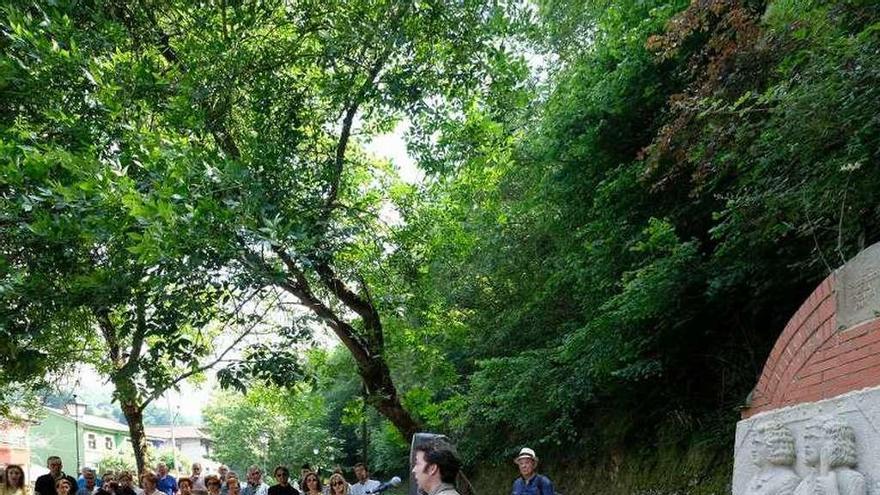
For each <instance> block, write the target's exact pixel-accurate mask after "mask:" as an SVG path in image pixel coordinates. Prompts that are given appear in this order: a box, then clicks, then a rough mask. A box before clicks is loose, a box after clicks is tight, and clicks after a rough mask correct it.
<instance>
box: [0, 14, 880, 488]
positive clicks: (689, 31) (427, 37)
mask: <svg viewBox="0 0 880 495" xmlns="http://www.w3.org/2000/svg"><path fill="white" fill-rule="evenodd" d="M160 3H162V7H163V8H162V9H158V8H152V7H153V6H151V5H147V4H149V2H142V3H139V4H138V6H136V7H135V6H132V7H128V6H124V5H115V4H112V5H110V4H108V5H100V6H99V5H94V6H92V5H91V4H90V3H89V2H82V3H80V2H58V3H57V4H60V5H56V4H53V5H52V6H43V7H40V6H32V7H26V8H19V7H15V6H6V7H4V9H3V11H2V12H3V18H2V20H0V25H2V32H3V36H4V37H3V38H2V40H0V47H2V49H3V55H2V58H0V125H2V128H0V174H2V175H0V178H2V184H0V201H2V206H3V207H2V213H0V215H2V217H0V242H2V243H3V244H2V246H0V255H2V256H0V300H2V312H0V322H2V326H0V331H2V332H4V334H5V335H4V336H3V337H4V338H3V339H0V341H2V342H3V346H2V347H0V360H2V362H3V363H4V364H3V371H2V373H3V374H2V375H0V379H2V380H3V381H6V382H18V383H22V382H23V381H27V380H33V379H35V377H40V376H41V375H42V374H43V373H44V372H46V371H49V370H55V369H59V367H61V366H62V365H63V364H65V360H64V359H59V356H67V355H71V353H75V352H77V346H78V345H79V344H80V342H81V341H80V340H78V338H77V336H83V335H85V336H89V335H92V334H90V333H89V332H88V330H89V329H90V328H92V327H93V326H94V325H95V324H96V323H106V321H105V320H106V318H104V319H103V320H102V318H103V317H105V316H106V317H109V318H110V320H111V322H113V323H115V324H116V325H119V326H120V328H122V329H123V331H122V333H121V334H120V335H123V336H125V338H127V339H131V336H132V335H137V333H132V332H128V330H127V329H129V328H132V329H136V328H137V326H138V324H144V322H145V321H146V320H149V321H150V324H151V325H152V326H151V327H150V328H151V330H150V332H151V333H150V335H151V336H152V340H151V341H149V342H148V343H149V344H151V345H152V347H151V349H153V350H152V351H150V352H152V354H150V355H151V356H154V355H155V359H156V361H157V363H159V364H161V365H162V366H159V367H158V368H159V369H158V371H159V372H158V373H153V374H147V375H143V377H142V378H139V379H142V380H144V382H143V383H141V382H138V384H139V386H141V387H142V388H143V389H144V390H145V391H146V390H148V389H150V388H153V386H159V387H161V386H162V385H163V384H164V385H167V384H168V383H169V380H170V377H171V374H170V373H168V372H162V370H169V369H177V368H180V367H183V368H184V369H193V368H194V369H197V363H196V362H194V361H192V360H187V359H182V360H181V359H180V358H178V357H172V356H178V355H179V354H180V351H181V350H183V349H190V348H192V349H193V351H194V353H195V354H196V355H199V354H206V353H207V352H208V350H209V349H208V348H209V346H208V345H207V343H208V342H209V341H210V340H211V338H212V336H213V335H215V334H216V333H223V332H224V330H223V329H222V328H221V329H218V326H217V325H216V322H217V320H218V319H223V317H224V316H225V314H226V312H228V311H229V305H230V304H231V305H233V306H235V305H236V304H239V305H240V304H242V302H243V301H245V300H246V299H247V298H248V297H253V296H252V295H253V294H260V295H261V296H260V297H257V299H259V300H261V304H263V305H264V306H274V307H275V308H276V309H278V310H279V311H283V312H287V313H288V316H289V318H290V321H291V322H292V323H286V324H284V325H280V326H281V327H283V328H282V329H281V331H280V340H273V341H272V342H273V346H267V345H263V346H260V345H257V346H255V347H253V348H251V349H250V351H248V352H245V353H244V354H243V355H244V356H245V357H248V356H250V357H251V358H252V359H250V360H245V361H244V362H241V363H239V364H238V365H236V366H233V367H232V368H229V369H227V370H226V371H224V373H223V374H221V378H223V379H224V383H226V384H227V385H229V386H231V387H233V388H235V387H237V388H239V389H242V390H246V391H247V393H246V394H244V396H243V397H242V396H241V395H233V394H226V393H224V394H223V395H219V396H217V397H216V398H215V399H214V401H213V402H212V407H211V408H210V412H209V413H208V423H209V425H210V427H211V428H212V430H214V431H215V435H217V437H218V439H223V440H221V441H220V443H219V448H218V454H219V455H220V456H221V458H223V460H226V461H227V462H231V463H235V464H241V463H246V462H247V459H246V457H248V455H250V457H253V456H254V455H258V454H260V453H261V452H264V453H266V455H267V456H268V457H267V458H265V459H263V461H264V462H276V460H278V461H281V460H284V459H285V458H291V459H290V460H291V461H296V462H300V461H301V462H306V461H314V462H324V463H325V464H328V465H329V463H333V462H340V463H343V464H346V465H350V463H351V462H352V461H354V460H355V459H357V458H359V457H362V456H363V455H364V454H363V452H362V451H361V450H360V449H361V448H362V446H363V444H362V442H363V441H364V437H365V436H366V437H368V444H369V448H368V449H367V450H368V451H367V454H366V455H367V457H368V458H370V459H372V461H374V467H376V468H377V469H378V470H380V471H381V470H386V471H393V470H395V469H399V468H400V467H402V465H403V463H405V456H404V455H403V453H404V452H405V448H406V447H405V446H406V442H405V436H406V435H408V434H411V433H412V431H413V430H414V429H415V428H427V429H431V430H436V431H443V432H446V433H448V434H450V435H452V436H453V437H455V438H457V439H458V440H459V441H460V445H461V448H462V452H463V453H464V454H465V457H466V458H467V460H468V462H470V463H475V462H477V461H484V460H498V459H504V458H506V457H507V456H509V455H510V454H511V453H512V452H513V451H514V450H515V449H517V448H519V447H520V446H522V445H523V444H529V445H531V446H533V447H535V448H537V449H539V450H540V451H541V452H542V453H544V456H545V458H547V457H550V458H553V457H555V458H556V459H562V458H564V457H581V456H585V453H591V454H598V455H597V456H596V457H595V459H604V458H605V457H603V456H602V454H605V453H609V452H620V451H621V449H626V448H638V447H640V446H642V447H644V446H648V447H650V446H655V445H658V444H664V443H673V444H674V443H678V442H681V443H687V442H699V443H701V444H704V445H710V446H712V445H720V446H722V449H726V448H727V447H726V446H727V444H728V443H729V442H730V440H731V433H732V427H733V425H734V423H735V421H736V418H737V409H738V407H739V406H741V405H743V404H744V401H745V400H746V397H747V394H748V392H749V390H750V388H751V387H752V386H753V385H754V383H755V381H756V379H757V376H758V375H759V374H760V372H761V368H762V365H763V362H764V359H765V357H766V355H767V353H768V351H769V348H770V346H771V345H772V344H773V342H774V340H775V338H776V336H777V335H778V333H779V332H780V330H781V329H782V327H783V326H784V324H785V322H786V321H787V319H788V318H789V316H790V315H791V314H792V312H793V311H794V310H795V309H796V308H797V306H798V305H799V304H800V303H801V301H802V299H803V298H804V296H805V295H807V294H809V292H810V291H811V290H812V289H813V287H814V286H815V284H816V283H818V282H819V281H820V280H821V279H823V278H824V277H825V276H827V275H828V274H829V273H830V272H831V270H833V269H834V268H835V267H837V266H839V265H840V264H842V263H844V262H845V261H846V260H847V259H849V258H850V257H852V256H853V255H854V254H856V253H857V252H859V251H860V250H861V249H863V248H864V247H866V246H868V245H870V244H872V243H874V242H877V241H880V202H878V196H877V194H876V192H875V191H877V190H878V188H880V171H878V169H877V167H876V164H877V163H878V159H880V95H878V91H880V89H878V88H880V6H878V4H877V3H876V2H873V1H870V0H839V1H833V2H820V1H810V0H776V1H773V2H763V1H760V0H694V1H692V2H687V1H685V0H674V1H662V0H638V1H636V0H633V1H615V2H611V1H599V0H595V1H594V0H573V1H554V0H543V1H540V2H537V3H536V4H535V5H532V4H531V3H527V4H524V5H520V4H518V3H517V2H509V3H508V2H498V3H495V2H470V1H464V2H431V1H428V2H406V1H387V2H327V1H321V2H311V1H302V2H232V3H231V4H230V5H227V4H226V3H224V2H220V3H219V4H215V3H214V2H207V3H206V4H205V5H203V7H204V8H195V7H193V6H191V5H189V4H188V3H186V2H160ZM86 4H88V6H86ZM84 6H85V7H84ZM404 119H405V120H407V121H408V122H409V123H410V125H409V131H408V134H407V136H406V137H407V138H408V141H409V144H410V152H411V154H412V155H413V156H414V157H416V158H417V159H418V164H419V166H420V167H421V168H422V169H423V170H424V171H425V172H426V174H427V176H426V178H425V180H423V181H421V182H419V183H417V184H408V183H405V182H402V181H401V180H399V178H398V177H397V176H396V173H395V171H394V169H393V167H391V166H390V165H389V164H388V163H387V162H384V161H382V160H378V159H376V158H375V157H373V156H370V155H369V154H367V153H365V152H364V150H363V148H362V146H361V145H362V144H363V142H364V141H361V139H366V138H369V137H370V136H374V135H377V134H382V133H385V132H388V131H390V130H391V129H393V128H394V127H395V125H396V124H397V123H398V122H400V121H401V120H404ZM249 294H251V296H248V295H249ZM266 294H273V297H274V299H270V298H267V297H266ZM49 295H52V297H49ZM56 295H57V296H58V297H55V296H56ZM218 300H220V301H221V302H222V304H218V303H217V301H218ZM293 303H297V304H299V305H300V306H304V307H305V309H306V312H305V314H304V313H302V312H297V311H291V310H290V308H291V306H292V305H293ZM144 307H150V308H154V309H153V310H151V311H147V312H146V314H149V315H150V318H145V317H143V314H144V311H143V310H142V308H144ZM139 308H140V309H139ZM139 311H140V312H139ZM139 315H141V316H140V317H139ZM290 315H293V316H290ZM241 323H244V322H241ZM212 325H213V326H212ZM322 325H323V326H325V327H327V328H329V329H331V330H332V331H333V332H334V333H335V334H336V335H337V336H338V337H339V338H340V340H341V341H342V344H343V346H341V347H340V348H337V349H335V350H329V351H326V352H325V351H320V352H313V353H310V354H309V355H308V356H305V355H304V354H302V353H300V352H299V350H300V349H301V347H297V345H299V344H301V343H302V342H303V341H304V339H306V337H307V334H308V332H309V331H311V330H314V329H316V328H318V327H320V326H322ZM233 326H235V327H239V326H240V325H238V324H236V325H233ZM71 329H77V331H79V332H80V333H79V334H77V333H75V332H73V331H72V330H71ZM84 329H85V330H84ZM104 333H105V334H106V332H104ZM48 335H51V336H53V338H46V336H48ZM92 337H94V335H92ZM20 342H21V343H23V345H18V343H20ZM86 342H87V343H88V342H91V341H90V340H86ZM301 354H302V355H301ZM148 380H152V381H148ZM269 383H271V384H269ZM365 405H372V406H374V408H375V410H373V409H367V408H366V407H364V406H365ZM260 411H266V413H265V414H261V413H260ZM296 411H305V413H303V414H297V413H296ZM376 411H378V412H379V413H381V414H382V415H383V417H380V416H379V415H377V412H376ZM249 418H259V419H258V420H254V421H248V419H249ZM383 418H384V419H383ZM276 425H278V426H279V428H278V430H277V431H276V430H272V429H271V428H270V427H274V426H276ZM239 430H242V431H244V430H246V433H247V434H245V435H240V434H236V432H237V431H239ZM264 434H265V435H264ZM266 435H268V436H266ZM284 439H290V445H287V444H285V443H284V441H283V440H284ZM262 440H265V442H267V443H268V447H270V448H268V450H267V449H266V448H264V447H265V446H263V445H262V444H260V442H261V441H262ZM255 442H256V443H255ZM290 449H293V450H290ZM314 449H318V450H319V452H324V451H325V449H326V452H327V456H326V457H323V458H322V459H316V458H312V457H310V452H312V454H311V455H316V454H314ZM612 457H613V456H612ZM253 460H259V459H253ZM600 462H601V461H600ZM615 462H616V461H615Z"/></svg>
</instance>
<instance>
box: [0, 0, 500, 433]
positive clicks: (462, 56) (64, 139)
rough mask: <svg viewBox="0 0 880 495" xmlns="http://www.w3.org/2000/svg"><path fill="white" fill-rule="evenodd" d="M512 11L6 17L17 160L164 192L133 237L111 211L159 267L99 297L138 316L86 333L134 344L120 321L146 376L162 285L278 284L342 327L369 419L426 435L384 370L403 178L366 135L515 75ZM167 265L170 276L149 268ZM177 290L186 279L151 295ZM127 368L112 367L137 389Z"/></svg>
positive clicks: (11, 132) (95, 311)
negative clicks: (66, 164)
mask: <svg viewBox="0 0 880 495" xmlns="http://www.w3.org/2000/svg"><path fill="white" fill-rule="evenodd" d="M506 8H507V7H505V6H504V4H495V3H492V2H489V3H487V2H482V1H465V2H459V3H450V2H439V1H438V2H414V1H401V0H386V1H379V2H376V1H355V2H352V1H324V0H322V1H309V0H305V1H295V2H290V1H264V2H256V1H255V2H208V3H202V4H198V5H194V4H192V3H190V2H174V1H160V2H137V3H127V2H119V3H89V2H86V3H81V2H69V3H68V2H60V3H58V4H54V5H45V6H39V5H37V6H31V7H28V8H24V9H21V10H19V9H14V8H9V9H7V20H6V22H5V23H4V26H5V27H4V30H5V31H7V32H9V33H11V34H12V35H13V36H12V37H11V39H12V40H13V41H12V42H10V41H5V43H7V45H8V47H7V48H9V49H11V50H12V51H11V52H9V54H8V55H7V56H6V57H4V59H3V60H4V65H3V67H4V68H5V69H6V71H5V72H4V73H5V74H7V75H6V76H5V79H4V81H14V84H13V85H9V84H8V82H7V83H6V85H5V86H3V87H4V88H5V92H7V93H10V96H11V98H9V99H6V100H5V101H4V103H3V105H4V106H5V108H4V110H6V113H5V115H7V120H6V121H5V122H4V124H5V125H4V128H5V130H6V132H5V134H4V138H5V139H7V140H8V141H9V142H10V143H11V144H10V145H11V146H12V147H13V149H19V148H20V149H23V151H16V153H24V154H28V153H30V151H29V150H30V149H38V150H43V149H46V150H47V152H48V151H51V152H52V153H59V154H63V155H64V156H68V155H69V156H70V157H71V160H74V161H77V162H79V161H87V162H88V163H91V164H93V165H94V167H95V170H93V171H90V173H91V174H93V175H95V176H96V177H98V178H101V180H108V181H111V182H113V183H114V184H115V183H120V184H123V185H124V186H125V187H126V188H128V190H129V191H135V192H137V193H144V192H145V191H152V193H151V194H150V197H149V198H148V199H137V200H134V201H132V200H131V199H130V197H131V196H130V192H126V191H122V192H121V193H120V194H121V197H120V198H119V203H120V205H121V206H123V207H124V210H125V214H126V215H128V218H127V219H125V220H124V221H122V222H121V223H120V221H119V218H114V215H113V214H109V215H108V214H105V213H102V212H95V214H96V215H99V216H100V218H101V222H103V223H106V224H108V225H110V226H111V228H112V229H113V230H114V231H115V232H116V233H119V234H122V236H121V237H119V238H120V239H124V241H125V242H124V243H121V244H120V246H118V247H119V248H120V249H119V250H118V252H120V253H122V252H125V253H129V254H130V255H132V258H134V259H135V260H137V261H136V262H137V263H140V264H143V270H142V271H138V270H137V269H132V267H130V266H129V267H126V270H125V271H126V273H129V274H130V277H131V278H130V279H128V280H124V279H117V278H115V277H113V276H110V277H106V280H103V281H102V282H104V281H106V282H108V285H106V286H101V287H103V289H102V290H106V292H107V295H108V297H111V296H112V297H118V298H120V299H122V300H124V301H125V303H126V304H127V305H128V306H127V309H128V310H129V311H128V312H127V313H126V316H120V315H118V314H117V313H114V310H113V309H112V307H111V305H108V304H97V305H94V307H92V308H90V311H91V312H90V313H89V314H87V315H86V316H87V318H94V319H96V321H98V322H99V323H100V328H101V330H102V332H103V333H104V335H105V338H106V337H107V336H110V337H112V336H113V333H114V331H116V329H118V328H119V323H117V322H115V321H114V319H116V320H119V321H120V322H123V321H124V322H125V324H126V325H128V327H126V328H129V327H130V328H131V331H130V332H129V333H130V334H131V336H132V339H133V340H132V345H133V347H131V349H130V352H128V353H127V356H128V357H127V358H126V359H128V360H132V359H133V358H135V359H136V357H137V356H139V351H138V349H139V348H138V345H139V344H140V343H141V338H142V334H143V332H138V328H139V325H140V326H143V321H144V320H145V319H148V318H145V317H146V315H148V314H152V310H151V309H149V308H150V304H151V303H152V302H153V299H151V297H152V296H151V295H150V294H152V293H156V294H161V295H162V296H161V297H162V298H165V297H167V294H166V293H165V291H163V290H161V289H160V288H161V287H167V285H166V284H168V283H170V284H171V286H172V287H175V288H176V289H180V290H179V291H178V290H174V291H172V292H173V293H174V294H177V293H178V292H179V293H182V294H184V295H185V296H186V297H187V298H191V299H198V300H201V301H204V300H205V299H210V298H211V297H212V296H211V295H210V294H209V293H205V292H204V291H205V290H211V289H210V288H211V287H213V285H211V284H212V282H216V280H217V279H216V277H217V276H218V274H217V272H216V270H217V269H219V267H220V266H221V265H222V266H223V271H224V274H225V276H226V277H227V279H226V280H230V281H235V283H236V284H238V287H239V288H240V289H241V290H242V291H243V292H246V291H250V290H255V289H259V288H261V287H263V286H266V285H271V286H274V287H277V288H279V289H281V290H283V291H286V292H287V293H288V294H290V295H291V296H293V297H294V298H295V299H296V300H297V301H298V302H299V303H300V304H301V305H302V306H304V307H306V308H308V310H309V311H311V312H312V314H313V315H315V316H316V317H317V318H318V319H320V320H321V321H322V322H323V323H324V324H326V325H327V326H328V327H329V328H331V329H332V330H333V331H334V332H335V333H336V335H337V336H338V337H339V338H340V340H341V341H342V343H343V344H344V345H345V346H346V348H347V349H348V350H349V351H350V352H351V353H352V355H353V356H354V358H355V361H356V363H357V367H358V371H359V374H360V376H361V378H362V379H363V381H364V384H365V388H366V392H367V400H368V402H370V403H371V404H373V405H374V406H375V407H376V408H377V409H378V410H379V411H380V412H381V413H382V414H383V415H385V416H386V417H388V418H389V419H390V420H391V421H392V422H393V423H394V424H395V425H396V426H397V428H398V429H399V430H400V431H401V432H402V433H403V434H404V435H405V436H407V437H409V436H411V435H412V434H413V433H414V432H415V431H417V430H418V429H419V422H418V420H417V419H416V418H414V417H413V416H412V415H411V414H410V413H409V412H408V411H407V410H406V409H405V408H404V407H402V405H401V403H400V399H399V396H398V392H397V390H396V388H395V386H394V383H393V381H392V378H391V372H390V369H389V367H388V364H387V362H386V361H385V358H384V334H383V330H384V329H383V318H382V314H383V312H385V311H389V310H393V309H395V306H394V301H393V300H381V299H376V298H375V297H373V294H371V291H370V286H371V281H370V278H369V276H368V275H370V274H375V273H377V272H376V271H375V270H370V267H371V264H372V263H373V262H374V261H375V260H376V259H377V258H381V257H382V256H384V255H386V254H387V253H388V252H389V251H391V250H393V247H391V246H388V245H384V244H383V243H382V240H381V237H380V236H377V232H379V230H380V229H381V228H382V225H383V222H382V220H381V218H380V213H381V211H382V209H383V208H385V207H386V205H387V204H388V195H387V194H386V193H383V191H384V190H385V188H384V187H383V186H387V185H388V184H389V181H391V180H392V178H391V177H392V176H393V174H392V173H390V171H389V170H388V169H387V167H385V166H382V165H380V164H378V163H377V162H376V161H375V160H373V159H372V158H370V157H368V156H366V155H365V154H363V153H362V152H361V151H360V150H359V147H358V146H357V142H356V140H357V138H356V136H357V135H363V136H367V137H368V136H370V135H372V134H375V133H379V132H388V131H390V130H391V129H392V128H393V127H394V125H395V124H396V123H397V122H398V121H399V120H400V119H401V118H404V117H407V116H410V117H415V116H424V115H433V116H440V115H446V114H449V113H450V112H456V111H461V110H460V109H461V108H463V107H464V106H465V105H467V102H469V101H471V99H472V97H473V95H474V94H475V93H477V92H479V91H480V90H481V89H482V88H485V87H487V86H488V85H490V84H492V83H493V80H492V78H490V77H489V73H490V72H492V71H491V69H492V68H493V67H495V66H498V65H503V64H505V63H506V59H507V56H506V54H505V50H504V48H503V45H502V42H501V39H500V35H501V34H502V32H503V31H504V30H505V29H507V27H508V26H509V19H508V17H507V13H508V12H507V10H506ZM44 21H45V22H44ZM7 39H9V38H7ZM4 96H5V95H4ZM421 120H422V119H420V120H419V121H421ZM427 121H432V119H427ZM433 121H435V122H436V120H433ZM421 129H422V134H423V135H428V134H430V130H429V127H428V126H426V127H423V128H421ZM16 147H17V148H16ZM168 182H170V183H171V184H168ZM68 187H71V188H72V189H74V190H75V191H78V189H76V188H77V187H79V186H78V185H74V186H68ZM80 189H82V188H80ZM86 190H87V189H86ZM47 208H51V206H49V205H48V204H47ZM75 215H76V213H74V214H72V218H75ZM126 223H128V224H130V225H131V226H132V227H131V228H129V227H127V226H125V224H126ZM102 232H103V231H102ZM182 232H183V234H182ZM84 251H87V250H84ZM95 251H97V255H98V256H99V257H100V256H105V255H106V254H107V253H105V252H104V251H103V250H101V249H97V250H95ZM92 254H95V253H92ZM79 256H81V257H82V258H83V261H82V263H83V264H86V265H87V264H88V262H89V261H88V260H87V254H82V253H81V254H80V255H79ZM126 259H128V258H126ZM94 261H98V262H99V261H100V259H98V260H93V262H94ZM154 263H158V264H160V265H161V266H163V268H162V269H161V270H158V271H152V270H150V267H151V266H152V264H154ZM164 267H170V268H164ZM166 273H169V274H173V276H174V277H177V276H179V277H181V278H182V280H183V281H182V282H177V281H174V282H172V281H164V280H163V281H156V280H155V279H156V278H157V277H159V276H163V275H164V274H166ZM212 274H213V275H212ZM191 277H192V278H191ZM212 277H214V278H212ZM126 282H130V283H128V284H127V285H126ZM114 283H115V284H123V285H125V286H126V287H134V288H132V289H131V290H130V291H125V290H118V289H117V288H116V286H115V285H114ZM143 283H147V285H148V286H149V287H148V288H139V287H140V285H141V284H143ZM153 284H158V285H153ZM205 287H208V289H206V288H205ZM153 288H157V289H159V290H158V291H152V289H153ZM151 291H152V292H151ZM200 295H201V296H200ZM163 304H165V305H166V306H167V305H170V306H171V307H174V308H177V307H179V306H178V305H177V304H175V303H171V304H168V303H167V302H163ZM183 307H184V308H186V307H185V306H183ZM196 314H199V313H198V311H196ZM108 342H113V339H112V338H110V339H108ZM111 347H113V346H111ZM123 354H125V351H124V350H123V348H120V349H119V355H118V356H112V359H113V360H114V361H116V360H118V359H121V361H120V362H119V368H120V370H121V375H120V379H122V380H123V381H124V380H127V379H128V377H129V371H130V370H131V367H127V366H126V364H125V363H126V360H125V359H124V358H123ZM123 388H125V387H123Z"/></svg>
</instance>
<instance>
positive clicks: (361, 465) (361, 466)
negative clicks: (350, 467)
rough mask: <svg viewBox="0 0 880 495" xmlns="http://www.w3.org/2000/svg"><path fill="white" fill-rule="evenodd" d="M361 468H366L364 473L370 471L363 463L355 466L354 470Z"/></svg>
mask: <svg viewBox="0 0 880 495" xmlns="http://www.w3.org/2000/svg"><path fill="white" fill-rule="evenodd" d="M359 467H360V468H364V471H369V469H368V468H367V465H366V464H364V463H363V462H359V463H357V464H355V465H354V468H355V469H357V468H359Z"/></svg>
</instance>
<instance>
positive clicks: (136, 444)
mask: <svg viewBox="0 0 880 495" xmlns="http://www.w3.org/2000/svg"><path fill="white" fill-rule="evenodd" d="M122 412H123V414H125V419H126V420H127V421H128V432H129V433H130V434H131V448H132V450H134V461H135V463H136V464H137V472H138V479H140V477H141V476H142V475H143V474H144V473H145V472H146V467H147V461H146V457H147V435H146V433H144V414H143V411H141V408H140V406H138V405H137V404H132V403H123V404H122Z"/></svg>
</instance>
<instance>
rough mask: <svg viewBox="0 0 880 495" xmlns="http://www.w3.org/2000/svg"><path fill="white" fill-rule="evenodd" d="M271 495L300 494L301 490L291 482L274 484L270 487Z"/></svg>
mask: <svg viewBox="0 0 880 495" xmlns="http://www.w3.org/2000/svg"><path fill="white" fill-rule="evenodd" d="M269 495H299V490H297V489H296V488H294V487H293V485H290V484H288V485H287V486H281V485H272V486H270V487H269Z"/></svg>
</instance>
